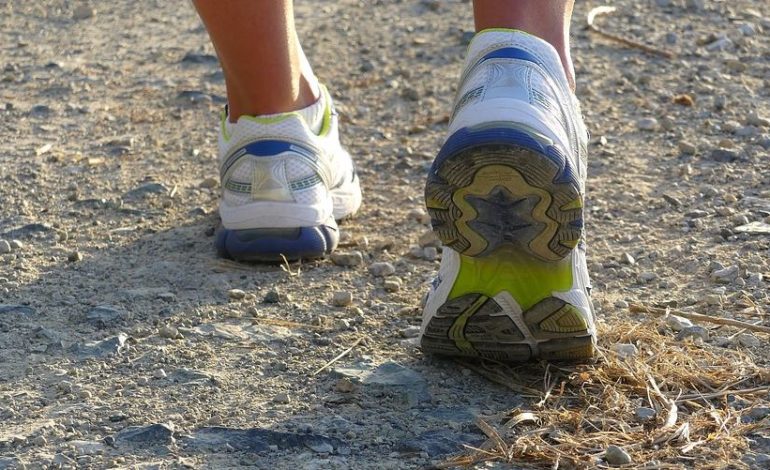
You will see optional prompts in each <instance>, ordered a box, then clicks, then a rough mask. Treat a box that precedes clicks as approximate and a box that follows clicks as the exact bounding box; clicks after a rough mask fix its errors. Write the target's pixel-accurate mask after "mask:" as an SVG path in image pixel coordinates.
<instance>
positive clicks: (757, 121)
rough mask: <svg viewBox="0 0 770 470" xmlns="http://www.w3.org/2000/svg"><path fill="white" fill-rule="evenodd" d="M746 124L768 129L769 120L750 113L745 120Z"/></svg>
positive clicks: (769, 125) (755, 113)
mask: <svg viewBox="0 0 770 470" xmlns="http://www.w3.org/2000/svg"><path fill="white" fill-rule="evenodd" d="M746 124H747V125H749V126H756V127H770V119H768V118H766V117H764V116H760V115H759V114H757V112H756V111H754V112H752V113H750V114H749V115H748V117H747V118H746Z"/></svg>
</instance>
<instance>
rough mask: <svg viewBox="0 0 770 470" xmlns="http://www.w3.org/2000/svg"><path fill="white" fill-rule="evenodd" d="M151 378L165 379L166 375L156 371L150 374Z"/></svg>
mask: <svg viewBox="0 0 770 470" xmlns="http://www.w3.org/2000/svg"><path fill="white" fill-rule="evenodd" d="M152 376H153V377H155V378H156V379H165V378H166V377H167V376H168V375H167V374H166V371H165V370H163V369H158V370H156V371H155V372H153V373H152Z"/></svg>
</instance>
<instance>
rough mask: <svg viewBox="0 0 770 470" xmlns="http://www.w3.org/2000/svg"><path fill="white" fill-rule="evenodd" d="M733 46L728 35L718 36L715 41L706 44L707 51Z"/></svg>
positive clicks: (726, 48) (724, 49) (716, 50)
mask: <svg viewBox="0 0 770 470" xmlns="http://www.w3.org/2000/svg"><path fill="white" fill-rule="evenodd" d="M732 47H733V41H732V40H731V39H730V38H728V37H721V38H718V39H717V40H716V41H714V42H712V43H710V44H707V45H706V50H707V51H709V52H718V51H726V50H728V49H730V48H732Z"/></svg>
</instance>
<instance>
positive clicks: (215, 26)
mask: <svg viewBox="0 0 770 470" xmlns="http://www.w3.org/2000/svg"><path fill="white" fill-rule="evenodd" d="M193 4H194V5H195V8H196V9H197V10H198V14H199V15H200V17H201V19H202V20H203V23H204V25H205V26H206V30H207V31H208V33H209V37H210V38H211V42H212V44H213V45H214V48H215V49H216V51H217V55H218V56H219V61H220V63H221V64H222V70H223V72H224V75H225V84H226V86H227V99H228V103H229V107H230V120H231V121H232V122H235V121H236V120H237V119H238V118H239V117H240V116H242V115H249V116H258V115H262V114H275V113H282V112H286V111H294V110H298V109H301V108H304V107H306V106H309V105H311V104H312V103H313V102H315V101H316V100H317V99H318V85H317V83H316V79H315V77H314V76H313V73H312V71H311V70H310V66H309V65H308V62H307V59H306V58H305V55H304V53H303V51H302V48H301V46H300V43H299V39H298V37H297V31H296V29H295V25H294V6H293V2H292V0H271V1H267V2H255V1H253V0H224V1H222V0H194V1H193Z"/></svg>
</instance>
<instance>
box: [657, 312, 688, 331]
mask: <svg viewBox="0 0 770 470" xmlns="http://www.w3.org/2000/svg"><path fill="white" fill-rule="evenodd" d="M664 318H665V320H666V325H668V327H669V328H671V329H672V330H674V331H676V332H679V331H682V330H684V329H685V328H690V327H692V326H693V324H692V322H691V321H690V320H688V319H687V318H684V317H680V316H678V315H666V316H665V317H664Z"/></svg>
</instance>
